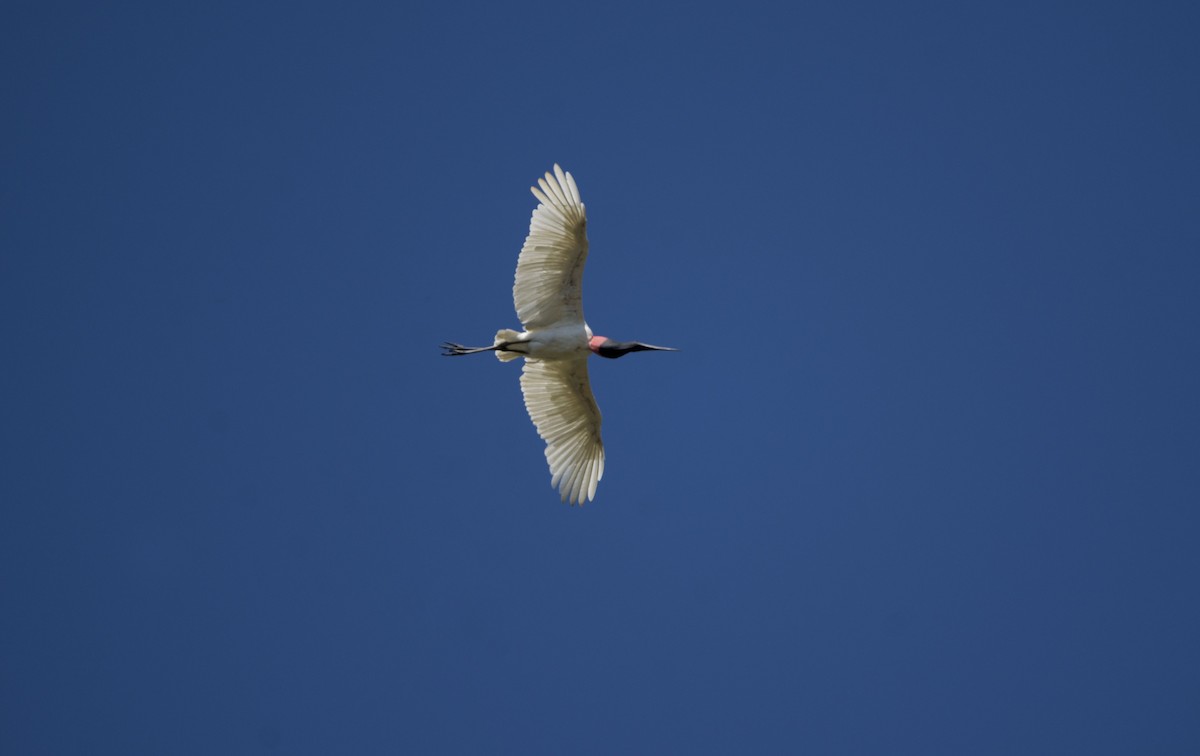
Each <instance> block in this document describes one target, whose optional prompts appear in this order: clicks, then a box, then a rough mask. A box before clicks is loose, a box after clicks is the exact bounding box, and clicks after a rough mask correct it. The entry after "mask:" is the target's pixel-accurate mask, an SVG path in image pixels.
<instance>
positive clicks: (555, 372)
mask: <svg viewBox="0 0 1200 756" xmlns="http://www.w3.org/2000/svg"><path fill="white" fill-rule="evenodd" d="M539 187H540V188H539ZM530 191H532V192H533V196H534V197H536V198H537V199H538V202H539V203H540V204H538V206H537V207H536V208H535V209H534V211H533V217H531V218H530V220H529V235H528V236H526V237H525V245H524V246H523V247H521V255H520V257H519V258H518V259H517V274H516V279H515V281H514V283H513V303H514V305H515V306H516V310H517V317H518V318H519V319H520V321H521V324H522V325H523V326H524V329H525V330H523V331H520V332H517V331H514V330H512V329H509V328H503V329H501V330H499V331H497V332H496V338H495V340H494V342H493V343H492V345H491V346H487V347H465V346H463V345H462V344H455V343H454V342H445V343H444V344H442V349H443V352H442V354H444V355H446V356H448V357H457V356H461V355H465V354H478V353H480V352H494V353H495V354H496V357H497V359H499V360H500V361H501V362H508V361H510V360H515V359H517V358H518V357H524V358H525V366H524V369H523V370H522V372H521V393H522V394H523V395H524V397H525V409H526V411H528V412H529V418H530V419H531V420H533V424H534V426H535V427H536V428H537V432H538V435H539V436H541V437H542V440H543V441H545V442H546V462H547V463H548V464H549V466H550V485H551V486H552V487H555V488H557V489H558V491H559V493H560V494H561V496H562V500H563V501H564V502H570V503H571V504H580V505H582V504H583V502H584V500H585V499H586V500H587V501H591V500H592V499H593V498H595V496H596V484H598V483H599V482H600V478H601V477H603V475H604V442H603V441H602V440H601V439H600V408H599V407H597V406H596V398H595V397H594V396H592V388H591V383H590V382H589V380H588V368H587V360H588V357H589V356H590V355H593V354H596V355H599V356H601V357H607V358H610V359H616V358H618V357H623V356H625V355H627V354H629V353H630V352H645V351H657V352H674V351H677V350H675V349H672V348H671V347H660V346H654V345H652V344H643V343H642V342H640V341H613V340H612V339H610V338H607V337H605V336H596V335H595V334H593V333H592V329H591V328H590V327H588V324H587V322H586V321H584V319H583V299H582V297H583V294H582V286H583V264H584V263H585V262H586V261H587V255H588V239H587V213H586V211H585V209H584V206H583V201H582V200H581V199H580V198H579V187H577V186H576V185H575V179H574V178H572V176H571V174H570V173H566V172H564V171H563V169H562V168H560V167H559V166H558V164H557V163H555V165H554V173H546V176H545V178H540V179H538V185H537V186H535V187H531V188H530Z"/></svg>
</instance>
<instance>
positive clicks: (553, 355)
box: [496, 323, 592, 362]
mask: <svg viewBox="0 0 1200 756" xmlns="http://www.w3.org/2000/svg"><path fill="white" fill-rule="evenodd" d="M513 333H514V332H513V331H509V330H507V329H504V330H501V331H499V332H498V333H497V334H496V343H497V344H499V343H501V342H504V341H507V342H508V343H509V344H510V345H511V348H510V349H505V350H498V351H497V352H496V357H497V358H498V359H500V360H502V361H504V362H507V361H508V360H511V359H513V358H514V357H513V354H512V353H514V352H515V353H516V354H517V355H519V356H523V357H533V358H536V359H539V360H568V359H575V358H579V357H585V358H586V357H587V356H588V354H590V352H591V350H590V349H589V348H588V342H589V341H590V340H591V338H592V329H591V328H588V325H587V323H558V324H555V325H552V326H550V327H548V328H535V329H533V330H530V331H521V332H520V333H517V334H516V336H515V337H513V336H510V334H513ZM514 341H515V342H516V343H515V344H514V343H513V342H514ZM506 352H507V354H506Z"/></svg>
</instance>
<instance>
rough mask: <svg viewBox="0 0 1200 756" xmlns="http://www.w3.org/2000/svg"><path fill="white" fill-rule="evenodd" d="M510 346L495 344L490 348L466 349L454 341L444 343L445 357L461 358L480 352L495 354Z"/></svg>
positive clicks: (443, 352) (443, 351) (443, 353)
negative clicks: (498, 350)
mask: <svg viewBox="0 0 1200 756" xmlns="http://www.w3.org/2000/svg"><path fill="white" fill-rule="evenodd" d="M506 346H508V344H494V345H492V346H490V347H466V346H463V345H462V344H455V343H454V342H453V341H443V342H442V356H443V357H461V356H463V355H464V354H478V353H479V352H494V351H496V350H497V349H503V348H505V347H506Z"/></svg>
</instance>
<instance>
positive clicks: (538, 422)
mask: <svg viewBox="0 0 1200 756" xmlns="http://www.w3.org/2000/svg"><path fill="white" fill-rule="evenodd" d="M521 393H523V394H524V395H525V409H526V410H527V411H528V412H529V418H530V419H531V420H533V424H534V425H535V426H537V431H538V435H539V436H541V437H542V440H544V441H545V442H546V461H547V462H548V463H549V464H550V475H551V480H550V485H552V486H555V487H557V488H558V490H559V493H561V494H562V500H563V501H570V502H571V503H572V504H582V503H583V501H584V499H585V498H586V499H587V500H588V501H591V500H592V498H593V497H595V495H596V484H597V483H599V482H600V478H601V477H602V476H603V475H604V443H603V442H602V441H601V440H600V408H599V407H597V406H596V399H595V397H593V396H592V388H591V385H590V384H589V383H588V372H587V353H586V352H585V353H584V355H582V356H580V357H579V358H578V359H572V360H554V361H552V362H546V361H543V360H537V359H530V358H526V359H525V369H524V371H522V373H521Z"/></svg>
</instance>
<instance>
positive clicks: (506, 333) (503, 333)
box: [492, 328, 522, 362]
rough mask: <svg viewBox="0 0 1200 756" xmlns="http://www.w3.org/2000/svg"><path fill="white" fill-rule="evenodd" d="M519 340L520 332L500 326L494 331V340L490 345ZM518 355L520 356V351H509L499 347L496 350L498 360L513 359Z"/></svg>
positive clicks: (506, 360)
mask: <svg viewBox="0 0 1200 756" xmlns="http://www.w3.org/2000/svg"><path fill="white" fill-rule="evenodd" d="M520 340H521V334H519V333H517V332H516V331H514V330H512V329H511V328H501V329H500V330H499V331H496V340H495V341H493V342H492V345H493V346H499V345H500V344H504V343H512V342H514V341H520ZM520 356H522V355H521V352H509V351H506V350H501V349H497V350H496V359H498V360H500V361H501V362H508V361H509V360H515V359H517V358H518V357H520Z"/></svg>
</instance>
